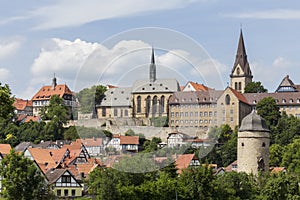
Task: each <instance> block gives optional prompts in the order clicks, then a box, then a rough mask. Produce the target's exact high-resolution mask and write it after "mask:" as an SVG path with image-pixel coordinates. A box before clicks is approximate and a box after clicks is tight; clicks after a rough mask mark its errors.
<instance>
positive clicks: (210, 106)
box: [171, 104, 217, 108]
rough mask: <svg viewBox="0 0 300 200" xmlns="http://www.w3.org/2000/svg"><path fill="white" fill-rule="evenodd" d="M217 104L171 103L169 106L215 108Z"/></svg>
mask: <svg viewBox="0 0 300 200" xmlns="http://www.w3.org/2000/svg"><path fill="white" fill-rule="evenodd" d="M216 107H217V104H197V105H178V104H177V105H171V108H216Z"/></svg>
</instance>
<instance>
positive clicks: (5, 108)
mask: <svg viewBox="0 0 300 200" xmlns="http://www.w3.org/2000/svg"><path fill="white" fill-rule="evenodd" d="M11 95H12V94H11V91H10V88H9V86H8V85H7V84H5V85H4V86H2V85H1V83H0V119H5V120H10V119H12V118H13V116H14V106H13V103H14V101H15V100H14V98H13V97H12V96H11Z"/></svg>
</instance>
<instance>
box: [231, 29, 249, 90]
mask: <svg viewBox="0 0 300 200" xmlns="http://www.w3.org/2000/svg"><path fill="white" fill-rule="evenodd" d="M230 78H231V87H232V88H234V89H236V90H238V91H240V92H244V89H245V87H246V85H247V84H248V83H250V82H252V78H253V76H252V72H251V69H250V65H249V62H248V59H247V53H246V48H245V44H244V37H243V31H242V29H241V31H240V38H239V43H238V48H237V52H236V57H235V62H234V65H233V68H232V71H231V74H230Z"/></svg>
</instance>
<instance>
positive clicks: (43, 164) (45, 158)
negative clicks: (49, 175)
mask: <svg viewBox="0 0 300 200" xmlns="http://www.w3.org/2000/svg"><path fill="white" fill-rule="evenodd" d="M28 151H29V152H30V154H31V156H32V157H33V159H34V160H35V162H36V163H37V164H38V165H39V167H40V169H41V170H42V171H43V172H44V173H46V171H47V170H48V169H51V168H56V167H57V166H58V165H59V163H55V161H54V160H53V158H52V157H51V155H50V153H49V151H48V149H40V148H29V149H28Z"/></svg>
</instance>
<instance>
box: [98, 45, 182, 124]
mask: <svg viewBox="0 0 300 200" xmlns="http://www.w3.org/2000/svg"><path fill="white" fill-rule="evenodd" d="M178 91H180V87H179V83H178V81H177V80H176V79H159V78H157V73H156V63H155V55H154V49H153V48H152V52H151V63H150V66H149V79H142V80H136V81H135V82H134V84H133V85H132V87H128V88H124V87H123V88H118V87H115V88H110V89H108V91H106V93H105V98H104V99H103V101H102V102H101V104H100V105H98V106H97V112H98V118H99V119H111V120H115V121H117V120H118V118H133V119H136V120H138V121H140V122H141V123H142V124H145V125H150V119H151V118H155V117H167V116H168V113H169V107H168V106H169V103H168V102H169V98H170V97H171V96H172V95H173V93H174V92H178Z"/></svg>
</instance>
